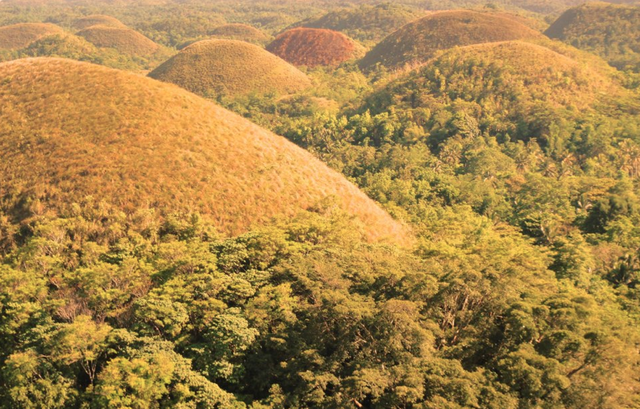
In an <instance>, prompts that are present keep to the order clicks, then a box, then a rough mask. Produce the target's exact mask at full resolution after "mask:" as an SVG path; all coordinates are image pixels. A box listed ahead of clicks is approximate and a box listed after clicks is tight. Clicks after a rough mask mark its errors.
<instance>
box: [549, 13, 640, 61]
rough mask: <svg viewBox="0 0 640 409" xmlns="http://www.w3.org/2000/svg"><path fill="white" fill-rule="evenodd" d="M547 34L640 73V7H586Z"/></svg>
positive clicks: (563, 18) (562, 19) (564, 17)
mask: <svg viewBox="0 0 640 409" xmlns="http://www.w3.org/2000/svg"><path fill="white" fill-rule="evenodd" d="M545 34H546V35H548V36H549V37H551V38H557V39H560V40H562V41H564V42H565V43H567V44H571V45H573V46H574V47H577V48H580V49H582V50H586V51H590V52H593V53H595V54H598V55H600V56H601V57H603V58H604V59H606V60H607V61H608V62H609V63H610V64H611V65H613V66H615V67H617V68H620V69H630V70H634V71H636V72H637V71H640V6H622V5H615V4H610V3H587V4H584V5H582V6H578V7H575V8H572V9H569V10H567V11H566V12H565V13H564V14H562V15H561V16H560V17H559V18H558V19H557V20H556V21H555V22H554V23H553V24H552V25H551V26H550V27H549V29H548V30H547V31H546V32H545Z"/></svg>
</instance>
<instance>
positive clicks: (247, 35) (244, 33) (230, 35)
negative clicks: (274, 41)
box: [209, 24, 269, 44]
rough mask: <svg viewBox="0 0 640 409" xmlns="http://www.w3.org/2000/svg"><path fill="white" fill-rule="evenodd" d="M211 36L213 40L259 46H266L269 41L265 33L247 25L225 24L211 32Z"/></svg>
mask: <svg viewBox="0 0 640 409" xmlns="http://www.w3.org/2000/svg"><path fill="white" fill-rule="evenodd" d="M209 35H211V37H213V38H222V39H227V40H239V41H246V42H249V43H258V44H264V43H265V42H267V41H268V40H269V37H268V36H267V35H266V34H265V33H263V32H262V31H260V30H258V29H257V28H255V27H252V26H249V25H247V24H225V25H223V26H220V27H216V28H214V29H213V30H211V32H210V33H209Z"/></svg>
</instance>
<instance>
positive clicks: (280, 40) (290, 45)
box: [267, 27, 363, 67]
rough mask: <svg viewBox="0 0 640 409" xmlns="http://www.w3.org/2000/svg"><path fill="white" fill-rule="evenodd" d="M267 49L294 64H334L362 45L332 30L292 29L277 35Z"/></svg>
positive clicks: (355, 54)
mask: <svg viewBox="0 0 640 409" xmlns="http://www.w3.org/2000/svg"><path fill="white" fill-rule="evenodd" d="M267 50H269V51H270V52H272V53H273V54H275V55H277V56H278V57H280V58H282V59H283V60H285V61H288V62H290V63H291V64H294V65H303V66H307V67H315V66H318V65H328V66H334V65H339V64H340V63H342V62H345V61H348V60H351V59H353V58H357V57H358V56H359V55H360V54H361V53H362V51H363V49H362V46H360V45H359V44H357V43H356V42H355V41H353V40H352V39H350V38H349V37H347V36H346V35H344V34H342V33H339V32H337V31H333V30H326V29H318V28H304V27H300V28H294V29H291V30H287V31H285V32H284V33H282V34H280V35H278V36H277V37H276V38H275V40H273V42H272V43H271V44H269V45H268V46H267Z"/></svg>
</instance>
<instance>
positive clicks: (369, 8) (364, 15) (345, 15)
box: [297, 3, 422, 41]
mask: <svg viewBox="0 0 640 409" xmlns="http://www.w3.org/2000/svg"><path fill="white" fill-rule="evenodd" d="M421 15H422V13H421V12H418V11H416V10H413V9H410V8H407V7H405V6H402V5H398V4H393V3H383V4H378V5H362V6H360V7H357V8H349V9H339V10H334V11H330V12H329V13H327V14H324V15H322V16H320V17H317V18H311V19H308V20H305V21H303V22H301V23H299V24H297V25H298V26H302V27H310V28H326V29H329V30H335V31H340V32H342V33H345V34H346V35H348V36H349V37H352V38H355V39H357V40H359V41H379V40H381V39H382V38H384V37H385V36H387V35H388V34H390V33H392V32H394V31H396V30H397V29H399V28H400V27H402V26H404V25H405V24H407V23H409V22H410V21H412V20H415V19H416V18H418V17H420V16H421Z"/></svg>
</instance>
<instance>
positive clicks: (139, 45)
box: [77, 25, 160, 56]
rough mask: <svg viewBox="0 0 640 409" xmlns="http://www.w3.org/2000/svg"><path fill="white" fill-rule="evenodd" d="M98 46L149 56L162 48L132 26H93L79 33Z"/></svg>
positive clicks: (129, 53) (124, 52)
mask: <svg viewBox="0 0 640 409" xmlns="http://www.w3.org/2000/svg"><path fill="white" fill-rule="evenodd" d="M77 34H78V35H79V36H81V37H83V38H84V39H85V40H87V41H89V42H90V43H92V44H93V45H95V46H96V47H103V48H114V49H116V50H118V51H119V52H121V53H123V54H127V55H135V56H147V55H151V54H153V53H155V52H156V51H158V50H159V49H160V46H158V44H156V43H154V42H153V41H151V40H150V39H148V38H147V37H145V36H143V35H142V34H140V33H138V32H137V31H135V30H131V29H130V28H126V27H125V28H115V27H109V26H103V25H97V26H92V27H89V28H86V29H84V30H81V31H79V32H78V33H77Z"/></svg>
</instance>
